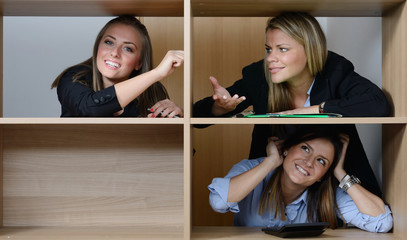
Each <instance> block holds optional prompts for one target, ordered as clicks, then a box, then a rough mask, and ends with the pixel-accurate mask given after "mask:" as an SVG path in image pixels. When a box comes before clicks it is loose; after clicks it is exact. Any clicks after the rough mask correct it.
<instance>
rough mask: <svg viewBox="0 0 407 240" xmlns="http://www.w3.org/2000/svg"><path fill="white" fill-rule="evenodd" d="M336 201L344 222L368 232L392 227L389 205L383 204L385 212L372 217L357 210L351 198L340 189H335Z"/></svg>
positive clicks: (385, 230) (383, 230)
mask: <svg viewBox="0 0 407 240" xmlns="http://www.w3.org/2000/svg"><path fill="white" fill-rule="evenodd" d="M336 194H337V203H338V207H339V211H340V213H341V214H342V216H343V218H344V219H345V221H346V223H351V224H352V225H354V226H356V227H358V228H360V229H363V230H365V231H369V232H388V231H390V230H391V229H392V227H393V216H392V214H391V211H390V208H389V206H387V205H385V212H384V213H382V214H380V215H379V216H376V217H373V216H369V215H366V214H363V213H361V212H360V211H359V209H358V208H357V206H356V204H355V203H354V202H353V200H352V198H351V197H350V196H349V195H348V194H347V193H346V192H345V191H343V190H342V189H339V188H338V189H337V191H336Z"/></svg>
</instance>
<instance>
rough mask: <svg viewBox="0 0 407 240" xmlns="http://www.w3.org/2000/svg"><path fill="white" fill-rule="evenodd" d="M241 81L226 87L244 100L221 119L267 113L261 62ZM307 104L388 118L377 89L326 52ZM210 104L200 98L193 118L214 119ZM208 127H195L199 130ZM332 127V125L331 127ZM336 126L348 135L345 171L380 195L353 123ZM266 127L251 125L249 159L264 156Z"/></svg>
mask: <svg viewBox="0 0 407 240" xmlns="http://www.w3.org/2000/svg"><path fill="white" fill-rule="evenodd" d="M242 74H243V78H242V79H240V80H238V81H236V82H235V83H234V84H233V85H232V86H230V87H228V88H227V90H228V91H229V93H230V95H232V96H233V95H234V94H238V95H239V96H245V97H246V100H245V101H243V102H242V103H241V104H239V105H238V106H237V107H236V109H235V110H234V111H232V112H230V113H228V114H226V115H225V116H224V117H227V116H231V115H234V114H236V113H239V112H241V111H243V110H245V109H246V108H247V107H249V106H253V110H254V112H255V113H257V114H264V113H267V103H268V89H269V88H268V84H267V81H266V78H265V75H264V67H263V60H261V61H258V62H256V63H253V64H251V65H249V66H246V67H245V68H243V71H242ZM310 101H311V105H318V104H320V103H321V102H323V101H325V106H324V111H325V112H332V113H339V114H342V115H343V116H345V117H367V116H369V117H383V116H389V115H390V105H389V103H388V101H387V99H386V97H385V95H384V93H383V92H382V91H381V89H380V88H379V87H377V86H376V85H375V84H373V83H372V82H371V81H369V80H367V79H366V78H364V77H362V76H360V75H359V74H357V73H356V72H355V71H354V66H353V64H352V63H351V62H350V61H348V60H347V59H345V58H344V57H342V56H340V55H338V54H336V53H334V52H329V53H328V58H327V61H326V63H325V66H324V69H323V71H322V72H321V73H319V74H318V75H317V76H316V77H315V82H314V86H313V88H312V90H311V94H310ZM213 103H214V101H213V99H212V97H207V98H204V99H202V100H200V101H198V102H196V103H195V104H194V106H193V116H194V117H214V116H213V114H212V113H211V109H212V105H213ZM207 126H208V125H195V127H198V128H202V127H207ZM332 127H334V126H332ZM335 127H340V128H341V129H343V132H345V133H347V134H349V135H350V144H349V147H348V152H347V157H346V161H345V170H346V171H347V172H348V174H354V175H355V176H357V177H359V179H360V180H361V181H362V184H363V186H364V187H365V188H366V189H368V190H369V191H371V192H372V193H374V194H376V195H379V196H380V195H381V190H380V187H379V185H378V183H377V180H376V178H375V176H374V173H373V171H372V168H371V167H370V164H369V162H368V159H367V157H366V154H365V152H364V149H363V145H362V143H361V141H360V138H359V135H358V133H357V130H356V126H355V125H354V124H347V125H342V126H338V125H336V126H335ZM270 134H271V133H270V131H269V126H268V125H255V126H254V129H253V133H252V143H251V148H250V155H249V159H253V158H258V157H261V156H265V155H266V145H267V139H268V137H269V136H270Z"/></svg>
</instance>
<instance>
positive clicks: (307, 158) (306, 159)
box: [303, 157, 312, 167]
mask: <svg viewBox="0 0 407 240" xmlns="http://www.w3.org/2000/svg"><path fill="white" fill-rule="evenodd" d="M303 162H304V163H305V165H306V166H307V167H312V158H311V157H305V158H304V159H303Z"/></svg>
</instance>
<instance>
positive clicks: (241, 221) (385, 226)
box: [208, 157, 393, 232]
mask: <svg viewBox="0 0 407 240" xmlns="http://www.w3.org/2000/svg"><path fill="white" fill-rule="evenodd" d="M263 160H264V157H262V158H258V159H253V160H246V159H245V160H243V161H241V162H240V163H238V164H235V165H234V166H233V168H232V169H231V170H230V171H229V173H228V174H227V175H226V177H224V178H214V179H213V181H212V183H211V184H210V185H209V187H208V188H209V190H210V195H209V202H210V205H211V206H212V208H213V209H214V210H215V211H217V212H221V213H224V212H228V211H231V212H234V213H235V218H234V225H235V226H252V227H270V226H282V225H284V224H286V223H305V222H308V221H307V201H306V199H307V194H308V190H306V191H304V193H303V194H302V195H301V196H300V197H299V198H298V199H296V200H295V201H294V202H292V203H290V204H289V205H287V206H286V208H285V215H286V221H281V220H280V219H279V218H278V217H277V218H274V212H273V211H268V212H266V213H264V214H262V215H259V214H258V209H259V203H260V198H261V196H262V194H263V190H264V188H265V187H266V186H267V183H268V180H269V179H270V177H271V176H272V174H273V172H271V173H269V174H268V175H267V176H266V178H265V179H263V181H262V182H260V183H259V185H257V186H256V188H255V189H253V191H252V192H250V193H249V194H248V195H247V196H246V197H245V198H244V199H243V200H242V201H240V202H238V203H235V202H227V198H228V191H229V182H230V179H231V178H232V177H234V176H237V175H240V174H241V173H243V172H246V171H248V170H250V169H252V168H253V167H255V166H257V165H258V164H260V163H261V162H262V161H263ZM336 201H337V204H338V208H339V211H340V212H341V214H342V216H343V217H344V219H345V221H346V222H347V223H351V224H353V225H355V226H357V227H359V228H360V229H363V230H366V231H369V232H388V231H389V230H390V229H391V228H392V226H393V217H392V215H391V211H390V209H389V207H388V206H387V205H386V206H385V209H386V212H385V213H383V214H381V215H379V216H377V217H372V216H369V215H366V214H363V213H361V212H359V210H358V208H357V207H356V205H355V203H354V202H353V200H352V198H351V197H350V196H349V195H348V194H347V193H346V192H345V191H343V190H342V189H340V188H339V187H338V188H337V190H336Z"/></svg>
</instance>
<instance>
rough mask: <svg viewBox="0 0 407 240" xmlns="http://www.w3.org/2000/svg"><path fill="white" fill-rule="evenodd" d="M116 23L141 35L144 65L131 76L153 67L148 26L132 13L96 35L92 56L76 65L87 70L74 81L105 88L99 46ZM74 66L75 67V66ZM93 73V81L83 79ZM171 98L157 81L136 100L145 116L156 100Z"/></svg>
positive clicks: (75, 76) (98, 89) (54, 85)
mask: <svg viewBox="0 0 407 240" xmlns="http://www.w3.org/2000/svg"><path fill="white" fill-rule="evenodd" d="M114 24H124V25H128V26H131V27H133V28H134V29H135V30H136V31H137V32H138V33H140V36H141V44H142V47H141V49H142V50H141V61H142V66H141V68H140V69H139V70H134V71H133V72H132V73H131V75H130V77H129V78H132V77H135V76H137V75H139V74H142V73H145V72H148V71H150V70H151V69H152V68H153V50H152V47H151V40H150V36H149V34H148V31H147V28H146V27H145V26H144V24H142V23H141V22H140V21H139V20H138V19H137V18H135V17H134V16H131V15H121V16H118V17H116V18H114V19H112V20H110V21H109V22H108V23H106V25H105V26H104V27H103V28H102V29H101V30H100V32H99V34H98V35H97V37H96V40H95V44H94V46H93V55H92V57H91V58H89V59H87V60H85V61H83V62H81V63H79V64H77V65H75V66H84V67H86V68H85V69H86V70H83V71H80V72H78V73H76V74H75V75H74V78H73V81H74V82H80V83H82V84H84V85H86V86H88V87H90V88H92V89H93V91H95V92H97V91H100V90H102V89H103V80H102V75H101V73H100V72H99V70H98V69H97V64H96V59H97V52H98V48H99V43H100V41H101V39H102V37H103V36H104V34H105V33H106V31H107V29H109V27H111V26H112V25H114ZM75 66H73V67H75ZM70 68H72V67H69V68H67V69H65V70H64V71H63V72H62V73H61V74H59V75H58V77H57V78H56V79H55V80H54V82H53V83H52V85H51V89H52V88H55V87H58V83H59V81H60V79H61V78H62V76H63V75H64V74H65V73H66V72H67V71H68V70H69V69H70ZM89 74H92V83H91V84H88V83H86V82H84V81H81V78H82V77H83V76H86V75H89ZM166 98H169V96H168V93H167V91H166V89H165V87H164V86H163V85H162V84H161V83H160V82H156V83H154V84H153V85H151V86H150V87H149V88H148V89H146V90H145V91H144V92H143V93H142V94H140V95H139V96H138V97H137V99H136V101H137V107H138V109H139V111H140V114H141V116H143V117H145V116H147V114H148V113H149V112H148V111H147V108H148V107H151V106H152V105H154V104H155V103H156V102H158V101H160V100H163V99H166Z"/></svg>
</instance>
